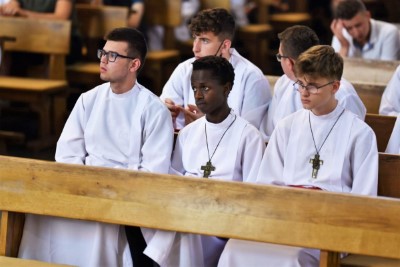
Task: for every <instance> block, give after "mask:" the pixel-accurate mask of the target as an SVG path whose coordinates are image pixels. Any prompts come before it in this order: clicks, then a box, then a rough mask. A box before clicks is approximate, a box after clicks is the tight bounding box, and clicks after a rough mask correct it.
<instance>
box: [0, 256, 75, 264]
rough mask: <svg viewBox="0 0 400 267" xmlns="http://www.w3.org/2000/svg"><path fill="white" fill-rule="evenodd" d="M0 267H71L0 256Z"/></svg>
mask: <svg viewBox="0 0 400 267" xmlns="http://www.w3.org/2000/svg"><path fill="white" fill-rule="evenodd" d="M0 266H6V267H68V266H71V265H65V264H55V263H47V262H42V261H35V260H25V259H17V258H12V257H4V256H0Z"/></svg>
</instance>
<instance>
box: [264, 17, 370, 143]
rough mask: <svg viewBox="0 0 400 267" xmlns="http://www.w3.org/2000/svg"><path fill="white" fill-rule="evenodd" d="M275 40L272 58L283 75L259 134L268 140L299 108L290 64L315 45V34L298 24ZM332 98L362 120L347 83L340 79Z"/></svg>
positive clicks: (362, 113) (362, 108)
mask: <svg viewBox="0 0 400 267" xmlns="http://www.w3.org/2000/svg"><path fill="white" fill-rule="evenodd" d="M278 38H279V40H280V45H279V53H278V54H277V55H276V58H277V60H278V61H279V62H280V63H281V67H282V70H283V72H284V75H282V76H281V77H280V78H279V79H278V80H277V82H276V83H275V86H274V96H273V98H272V101H271V104H270V106H269V109H268V114H267V117H266V118H265V119H264V120H263V122H262V125H261V129H262V131H261V132H262V133H265V134H266V136H265V139H266V140H268V139H269V137H270V136H271V134H272V132H273V130H274V128H275V126H276V125H277V123H278V122H279V121H280V120H281V119H283V118H284V117H286V116H288V115H289V114H291V113H293V112H295V111H297V110H299V109H301V108H302V103H301V101H300V96H299V94H298V92H297V91H296V88H297V86H298V85H296V84H295V83H296V81H297V79H296V77H295V75H294V70H293V68H294V64H295V62H296V60H297V58H298V57H299V55H300V54H301V53H302V52H304V51H306V50H307V49H308V48H310V47H312V46H314V45H318V44H319V39H318V36H317V35H316V34H315V32H314V31H313V30H312V29H310V28H309V27H307V26H301V25H297V26H293V27H289V28H287V29H286V30H284V31H283V32H281V33H279V34H278ZM336 98H337V99H338V100H339V103H340V104H341V105H342V106H343V107H345V108H346V109H348V110H350V111H352V112H354V113H355V114H356V115H358V116H359V117H360V118H361V119H363V120H364V118H365V114H366V108H365V106H364V104H363V103H362V101H361V99H360V97H359V96H358V94H357V92H356V91H355V89H354V87H353V86H352V85H351V83H349V82H348V81H346V80H345V79H343V78H342V79H341V82H340V90H339V91H338V92H337V94H336Z"/></svg>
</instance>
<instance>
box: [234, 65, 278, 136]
mask: <svg viewBox="0 0 400 267" xmlns="http://www.w3.org/2000/svg"><path fill="white" fill-rule="evenodd" d="M235 75H236V72H235ZM245 79H246V81H242V87H243V89H242V90H244V94H243V98H242V99H238V101H242V105H241V111H240V114H239V115H240V116H241V117H242V118H244V119H246V120H247V121H248V122H250V123H251V124H253V125H254V126H255V127H256V128H257V129H259V130H262V129H260V126H261V122H262V120H263V118H264V117H265V116H266V115H265V114H266V113H267V112H268V107H269V104H270V103H271V100H272V94H271V89H270V85H269V82H268V80H267V78H265V76H264V75H260V73H249V75H248V76H246V77H245ZM236 112H238V111H236Z"/></svg>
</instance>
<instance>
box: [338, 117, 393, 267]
mask: <svg viewBox="0 0 400 267" xmlns="http://www.w3.org/2000/svg"><path fill="white" fill-rule="evenodd" d="M367 117H368V114H367ZM399 173H400V155H392V154H386V153H379V183H378V196H382V197H390V198H400V176H399ZM399 255H400V254H399ZM341 266H343V267H395V266H396V267H397V266H400V260H393V259H387V258H380V257H371V256H365V255H356V254H353V255H349V256H348V257H346V258H344V259H342V260H341Z"/></svg>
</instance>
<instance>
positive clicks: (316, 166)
mask: <svg viewBox="0 0 400 267" xmlns="http://www.w3.org/2000/svg"><path fill="white" fill-rule="evenodd" d="M344 111H345V109H343V111H342V112H341V113H340V114H339V116H338V117H337V119H336V121H335V123H334V124H333V125H332V128H331V129H330V130H329V132H328V134H327V135H326V137H325V139H324V141H323V142H322V145H321V146H320V147H319V149H317V145H316V143H315V139H314V133H313V130H312V127H311V118H310V113H311V110H310V113H308V123H309V125H310V130H311V137H312V140H313V143H314V147H315V152H316V153H315V155H314V158H312V159H310V163H311V164H312V168H313V170H312V174H311V177H312V178H314V179H316V178H317V176H318V170H319V168H320V166H321V165H323V164H324V161H323V160H320V158H319V152H320V151H321V148H322V147H323V146H324V144H325V141H326V139H328V136H329V135H330V134H331V132H332V130H333V127H335V125H336V123H337V122H338V120H339V119H340V117H341V116H342V115H343V113H344Z"/></svg>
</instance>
